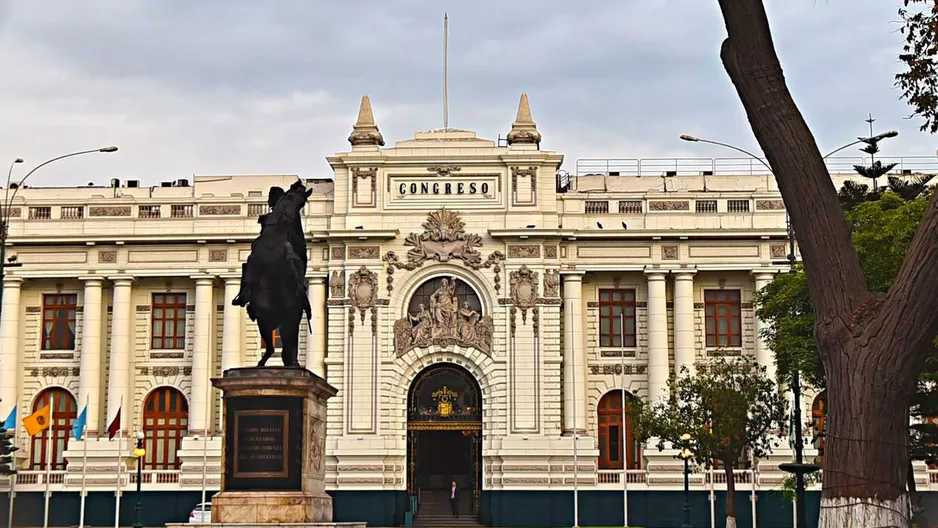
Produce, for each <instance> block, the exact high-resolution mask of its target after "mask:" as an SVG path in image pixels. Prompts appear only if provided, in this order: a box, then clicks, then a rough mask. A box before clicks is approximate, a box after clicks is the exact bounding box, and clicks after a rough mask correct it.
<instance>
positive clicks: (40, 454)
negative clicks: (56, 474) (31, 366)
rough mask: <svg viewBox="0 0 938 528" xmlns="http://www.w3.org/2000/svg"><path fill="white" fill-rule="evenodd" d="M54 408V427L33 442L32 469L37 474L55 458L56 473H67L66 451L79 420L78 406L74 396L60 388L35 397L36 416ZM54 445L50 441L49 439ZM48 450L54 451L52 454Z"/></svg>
mask: <svg viewBox="0 0 938 528" xmlns="http://www.w3.org/2000/svg"><path fill="white" fill-rule="evenodd" d="M49 404H52V417H51V419H52V426H51V427H49V428H48V429H46V430H45V431H42V432H41V433H39V434H37V435H36V436H34V437H33V438H32V449H30V450H29V454H30V467H32V468H33V469H38V470H45V469H46V461H48V460H49V457H50V455H51V457H52V466H51V467H50V468H49V469H51V470H53V471H55V470H57V469H59V470H60V469H65V466H67V465H68V461H67V460H65V450H66V449H67V448H68V439H69V438H70V437H71V436H72V426H73V425H75V419H76V418H77V417H78V404H77V402H76V401H75V397H74V396H72V393H71V392H69V391H67V390H65V389H63V388H61V387H53V388H49V389H46V390H44V391H42V392H40V393H39V395H38V396H36V399H35V401H33V412H36V411H38V410H39V409H42V408H43V407H45V406H46V405H49ZM50 434H51V435H52V441H51V442H50V441H49V435H50ZM49 449H51V450H52V452H51V453H49Z"/></svg>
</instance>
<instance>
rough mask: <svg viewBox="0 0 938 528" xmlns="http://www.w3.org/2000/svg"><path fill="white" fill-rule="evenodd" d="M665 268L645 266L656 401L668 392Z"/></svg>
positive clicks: (651, 389)
mask: <svg viewBox="0 0 938 528" xmlns="http://www.w3.org/2000/svg"><path fill="white" fill-rule="evenodd" d="M667 273H668V272H667V271H666V270H646V271H645V277H646V279H647V281H648V398H649V401H655V400H658V399H660V398H666V397H667V394H668V371H669V363H670V361H669V359H668V312H667V299H666V294H665V277H666V276H667Z"/></svg>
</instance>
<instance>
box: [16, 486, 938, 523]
mask: <svg viewBox="0 0 938 528" xmlns="http://www.w3.org/2000/svg"><path fill="white" fill-rule="evenodd" d="M214 493H215V492H214V491H212V492H210V493H209V494H208V496H209V497H210V496H211V495H213V494H214ZM330 495H332V497H333V500H334V504H333V507H334V517H335V520H336V521H339V522H341V521H365V522H367V523H368V525H369V526H400V525H401V524H402V523H403V519H404V511H405V509H406V503H407V501H406V499H407V498H406V495H405V493H404V492H403V491H335V492H330ZM923 495H924V500H925V505H926V506H927V507H928V509H929V510H930V511H935V512H938V493H935V492H932V493H924V494H923ZM579 497H580V498H579V510H580V526H622V493H621V492H618V491H581V492H580V494H579ZM628 497H629V524H630V525H632V526H643V527H646V528H674V527H676V526H680V525H681V523H682V522H683V504H684V494H683V493H682V492H680V491H671V492H669V491H631V492H629V495H628ZM708 497H709V495H708V493H707V492H703V491H695V492H691V493H690V501H689V502H690V514H691V525H692V526H694V527H695V528H709V527H710V502H709V498H708ZM200 498H201V493H200V492H198V491H174V492H171V491H150V492H147V491H145V492H143V493H141V494H140V499H141V506H142V523H143V525H144V526H162V525H164V524H166V523H169V522H187V521H188V519H189V512H190V511H191V510H192V508H193V507H194V506H195V505H196V504H198V502H199V500H200ZM136 500H137V495H136V493H133V492H125V493H124V496H123V497H122V498H121V511H120V524H121V526H130V525H131V524H133V521H134V506H135V504H136ZM716 500H717V502H716V526H717V527H718V528H723V527H724V525H725V516H726V513H725V512H726V508H725V504H726V494H725V493H723V492H717V493H716ZM482 503H483V509H484V515H483V517H484V518H483V521H484V522H485V523H486V524H488V525H490V526H505V527H515V526H518V527H520V526H536V527H542V528H547V527H562V526H571V525H572V524H573V492H569V491H487V492H484V493H483V498H482ZM8 505H9V495H8V494H7V493H0V526H4V525H6V520H7V506H8ZM79 505H80V498H79V496H78V493H75V492H70V493H68V492H63V493H54V494H53V495H52V500H51V503H50V507H49V521H50V525H52V526H74V525H77V524H78V512H79ZM807 506H808V525H809V526H811V527H814V526H817V519H818V513H819V506H820V493H819V492H809V493H808V504H807ZM757 508H758V510H757V516H758V527H757V528H790V527H791V526H792V505H791V503H790V502H788V501H786V500H785V498H784V497H782V495H781V493H780V492H773V491H764V492H761V493H759V494H758V502H757ZM751 512H752V507H751V505H750V502H749V493H748V492H737V494H736V513H737V523H738V526H739V527H740V528H755V527H753V526H752V513H751ZM42 515H43V498H42V493H23V492H20V493H17V494H16V507H15V510H14V520H13V526H14V527H23V526H42ZM85 523H86V524H87V525H89V526H105V527H107V526H114V494H113V493H108V492H91V493H89V494H88V500H87V507H86V510H85Z"/></svg>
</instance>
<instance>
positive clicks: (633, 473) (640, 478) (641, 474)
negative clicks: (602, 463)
mask: <svg viewBox="0 0 938 528" xmlns="http://www.w3.org/2000/svg"><path fill="white" fill-rule="evenodd" d="M623 474H624V475H626V479H627V480H628V482H627V483H628V484H645V483H646V482H648V472H647V471H646V470H644V469H627V470H624V471H623V470H621V469H600V470H599V471H597V475H596V482H597V483H598V484H622V475H623Z"/></svg>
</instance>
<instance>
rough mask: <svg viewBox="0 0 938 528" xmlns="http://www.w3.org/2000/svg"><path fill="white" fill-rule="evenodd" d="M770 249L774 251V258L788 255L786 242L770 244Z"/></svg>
mask: <svg viewBox="0 0 938 528" xmlns="http://www.w3.org/2000/svg"><path fill="white" fill-rule="evenodd" d="M769 249H770V251H771V253H772V258H785V257H787V256H788V251H787V249H786V248H785V244H772V245H771V246H769Z"/></svg>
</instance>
